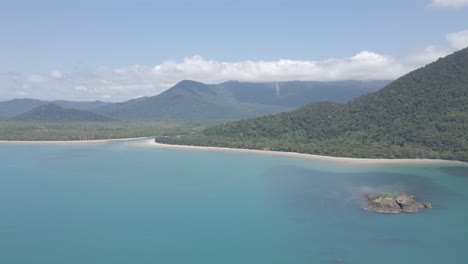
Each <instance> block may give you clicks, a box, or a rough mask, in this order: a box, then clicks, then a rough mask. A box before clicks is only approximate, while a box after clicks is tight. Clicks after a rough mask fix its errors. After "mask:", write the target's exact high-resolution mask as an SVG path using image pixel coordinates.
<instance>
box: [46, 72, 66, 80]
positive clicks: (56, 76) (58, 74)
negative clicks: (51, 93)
mask: <svg viewBox="0 0 468 264" xmlns="http://www.w3.org/2000/svg"><path fill="white" fill-rule="evenodd" d="M49 75H50V77H52V78H55V79H60V78H62V77H63V73H61V72H59V71H51V72H50V74H49Z"/></svg>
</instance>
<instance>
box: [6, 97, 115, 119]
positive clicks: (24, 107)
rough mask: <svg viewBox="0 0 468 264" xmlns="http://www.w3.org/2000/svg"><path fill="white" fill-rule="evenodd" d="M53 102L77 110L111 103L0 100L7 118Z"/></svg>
mask: <svg viewBox="0 0 468 264" xmlns="http://www.w3.org/2000/svg"><path fill="white" fill-rule="evenodd" d="M48 103H53V104H55V105H58V106H61V107H63V108H73V109H77V110H91V109H93V108H96V107H100V106H105V105H109V104H111V103H107V102H101V101H94V102H73V101H65V100H58V101H50V102H49V101H41V100H35V99H13V100H10V101H5V102H0V118H3V119H6V118H9V117H13V116H16V115H19V114H21V113H24V112H27V111H30V110H32V109H33V108H36V107H38V106H41V105H44V104H48Z"/></svg>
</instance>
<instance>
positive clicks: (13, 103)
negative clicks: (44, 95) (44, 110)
mask: <svg viewBox="0 0 468 264" xmlns="http://www.w3.org/2000/svg"><path fill="white" fill-rule="evenodd" d="M43 104H45V102H43V101H40V100H35V99H13V100H10V101H6V102H0V116H1V117H4V118H8V117H12V116H15V115H18V114H21V113H24V112H27V111H29V110H31V109H33V108H36V107H38V106H40V105H43Z"/></svg>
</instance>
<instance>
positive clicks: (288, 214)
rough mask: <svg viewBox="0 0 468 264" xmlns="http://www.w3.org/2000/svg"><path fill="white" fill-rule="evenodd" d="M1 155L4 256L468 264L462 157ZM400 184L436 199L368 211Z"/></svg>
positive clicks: (57, 148)
mask: <svg viewBox="0 0 468 264" xmlns="http://www.w3.org/2000/svg"><path fill="white" fill-rule="evenodd" d="M0 162H1V163H0V263H5V264H31V263H34V264H41V263H44V264H78V263H79V264H118V263H131V264H140V263H141V264H146V263H161V264H189V263H200V264H239V263H255V264H276V263H278V264H279V263H284V264H295V263H296V264H306V263H307V264H310V263H330V264H332V263H346V264H348V263H357V264H376V263H379V264H386V263H399V264H403V263H411V264H419V263H420V264H423V263H424V264H427V263H468V166H466V165H456V164H453V165H450V164H430V165H428V164H425V165H421V164H419V165H409V164H402V165H353V164H346V163H340V162H329V161H327V162H324V161H311V160H305V159H299V158H291V157H279V156H268V155H259V154H246V153H226V152H212V151H211V152H210V151H194V150H175V149H158V148H141V147H135V146H131V145H129V144H127V143H126V142H113V143H106V144H90V145H77V144H75V145H45V144H44V145H42V144H31V145H28V144H18V145H16V144H0ZM399 191H403V192H407V193H410V194H413V195H416V197H417V199H418V200H420V201H423V202H431V203H432V204H433V206H434V208H433V209H428V210H425V211H423V212H421V213H416V214H398V215H381V214H376V213H372V212H368V211H365V210H363V209H362V208H363V207H364V205H365V204H364V201H363V194H365V193H369V192H388V193H395V192H399ZM338 260H342V261H343V262H337V261H338Z"/></svg>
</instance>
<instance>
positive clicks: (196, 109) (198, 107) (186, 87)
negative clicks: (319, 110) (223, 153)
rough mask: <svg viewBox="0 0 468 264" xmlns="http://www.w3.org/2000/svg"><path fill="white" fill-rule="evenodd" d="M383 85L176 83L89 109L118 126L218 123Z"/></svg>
mask: <svg viewBox="0 0 468 264" xmlns="http://www.w3.org/2000/svg"><path fill="white" fill-rule="evenodd" d="M387 83H388V82H387V81H372V82H361V81H342V82H280V83H242V82H235V81H231V82H226V83H221V84H210V85H208V84H203V83H200V82H195V81H182V82H180V83H178V84H177V85H175V86H174V87H172V88H170V89H168V90H166V91H165V92H163V93H161V94H160V95H157V96H153V97H146V98H141V99H139V100H131V101H128V102H124V103H117V104H113V105H108V106H104V107H100V108H97V109H95V110H94V111H95V112H96V113H99V114H102V115H105V116H109V117H112V118H116V119H121V120H144V121H189V122H200V121H201V122H206V121H212V122H220V121H229V120H237V119H242V118H248V117H256V116H263V115H267V114H273V113H279V112H285V111H289V110H292V109H295V108H298V107H300V106H303V105H305V104H307V103H310V102H317V101H323V100H330V101H335V102H345V101H348V100H351V99H353V98H355V97H357V96H359V95H362V94H366V93H369V92H372V91H376V90H378V89H380V88H381V87H383V86H384V85H385V84H387Z"/></svg>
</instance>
